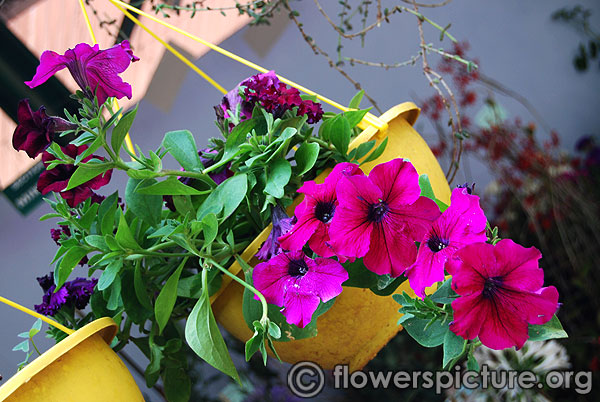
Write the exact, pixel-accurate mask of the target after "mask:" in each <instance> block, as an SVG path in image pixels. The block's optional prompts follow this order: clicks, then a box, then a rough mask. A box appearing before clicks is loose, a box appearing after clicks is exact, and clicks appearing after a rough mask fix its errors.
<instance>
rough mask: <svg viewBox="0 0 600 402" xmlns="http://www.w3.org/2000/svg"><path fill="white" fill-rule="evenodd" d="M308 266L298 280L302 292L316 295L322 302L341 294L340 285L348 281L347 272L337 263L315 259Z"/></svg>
mask: <svg viewBox="0 0 600 402" xmlns="http://www.w3.org/2000/svg"><path fill="white" fill-rule="evenodd" d="M308 266H309V270H308V272H307V273H306V275H304V276H303V277H302V279H301V280H300V281H301V283H302V284H301V287H302V290H303V291H310V292H311V293H314V294H316V295H317V296H319V297H320V298H321V300H323V301H324V302H326V301H329V300H331V299H333V298H334V297H336V296H337V295H339V294H340V293H342V283H344V282H345V281H347V280H348V272H347V271H346V270H345V269H344V267H343V266H342V265H341V264H340V263H339V262H337V261H335V260H332V259H329V258H317V259H316V260H315V261H314V262H312V261H311V262H309V264H308Z"/></svg>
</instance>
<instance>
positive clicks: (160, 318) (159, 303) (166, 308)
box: [154, 257, 188, 334]
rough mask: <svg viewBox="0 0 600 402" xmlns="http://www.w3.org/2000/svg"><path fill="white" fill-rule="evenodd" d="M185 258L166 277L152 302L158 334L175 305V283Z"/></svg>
mask: <svg viewBox="0 0 600 402" xmlns="http://www.w3.org/2000/svg"><path fill="white" fill-rule="evenodd" d="M187 260H188V259H187V257H186V258H184V259H183V260H182V261H181V263H180V264H179V266H178V267H177V269H176V270H175V272H173V274H171V276H170V277H169V279H167V282H166V283H165V285H164V286H163V288H162V289H161V291H160V293H159V294H158V297H157V298H156V303H155V304H154V316H155V317H156V323H157V324H158V333H159V334H160V333H162V331H163V329H164V328H165V326H166V325H167V322H169V318H170V317H171V312H172V311H173V307H175V301H176V300H177V284H178V283H179V277H180V276H181V271H183V267H184V266H185V263H186V262H187Z"/></svg>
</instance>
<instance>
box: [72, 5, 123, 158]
mask: <svg viewBox="0 0 600 402" xmlns="http://www.w3.org/2000/svg"><path fill="white" fill-rule="evenodd" d="M79 6H80V7H81V12H82V13H83V19H84V20H85V24H86V26H87V29H88V31H89V32H90V37H91V38H92V42H93V43H94V45H95V44H97V43H98V41H97V40H96V35H94V30H93V29H92V23H91V22H90V18H89V16H88V13H87V11H86V9H85V4H84V3H83V0H79ZM113 105H114V107H115V109H117V110H119V102H118V101H117V99H116V98H113ZM121 116H122V114H121V115H120V116H119V118H121ZM125 145H126V146H127V149H128V150H129V152H131V153H132V154H133V155H135V148H134V147H133V143H132V142H131V137H130V136H129V133H127V134H126V135H125ZM132 160H133V158H132Z"/></svg>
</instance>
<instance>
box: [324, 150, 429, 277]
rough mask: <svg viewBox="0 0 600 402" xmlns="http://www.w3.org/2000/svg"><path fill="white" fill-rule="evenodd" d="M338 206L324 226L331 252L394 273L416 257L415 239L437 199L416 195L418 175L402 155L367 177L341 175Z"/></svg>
mask: <svg viewBox="0 0 600 402" xmlns="http://www.w3.org/2000/svg"><path fill="white" fill-rule="evenodd" d="M336 193H337V199H338V202H339V206H338V207H337V209H336V213H335V215H334V217H333V220H332V222H331V227H330V228H329V237H330V238H331V243H332V245H333V248H334V249H335V250H336V253H338V254H341V255H343V256H346V257H364V258H363V262H364V264H365V267H367V269H369V270H371V271H373V272H375V273H376V274H378V275H384V274H390V275H391V276H393V277H397V276H400V275H401V274H402V273H403V272H404V271H405V270H406V269H407V268H408V267H409V266H410V265H411V264H412V263H413V262H415V258H416V256H417V246H416V244H415V242H416V241H420V240H422V239H423V236H425V234H426V233H427V232H428V231H429V229H430V228H431V224H432V222H433V221H434V220H435V219H436V218H437V217H438V216H440V210H439V208H438V206H437V204H436V203H435V202H434V201H432V200H431V199H429V198H426V197H422V196H420V193H421V189H420V188H419V175H418V173H417V171H416V170H415V168H414V166H413V165H412V164H411V163H410V162H407V161H404V160H402V159H394V160H392V161H389V162H386V163H382V164H379V165H377V166H375V167H374V168H373V170H372V171H371V173H370V174H369V177H366V176H359V175H355V176H343V177H342V178H341V179H340V182H339V183H338V185H337V188H336Z"/></svg>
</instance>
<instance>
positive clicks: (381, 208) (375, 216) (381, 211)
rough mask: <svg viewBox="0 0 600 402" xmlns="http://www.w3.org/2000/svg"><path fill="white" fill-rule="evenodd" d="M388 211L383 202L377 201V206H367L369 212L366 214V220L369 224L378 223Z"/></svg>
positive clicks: (388, 208)
mask: <svg viewBox="0 0 600 402" xmlns="http://www.w3.org/2000/svg"><path fill="white" fill-rule="evenodd" d="M389 210H390V207H388V205H387V204H386V203H385V202H384V201H381V200H379V202H378V203H377V204H370V205H369V212H368V213H367V219H368V220H369V221H370V222H375V223H379V222H381V221H382V220H383V218H385V215H386V214H387V213H388V211H389Z"/></svg>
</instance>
